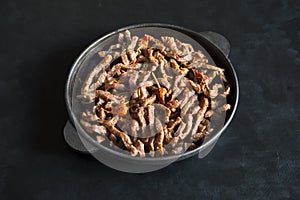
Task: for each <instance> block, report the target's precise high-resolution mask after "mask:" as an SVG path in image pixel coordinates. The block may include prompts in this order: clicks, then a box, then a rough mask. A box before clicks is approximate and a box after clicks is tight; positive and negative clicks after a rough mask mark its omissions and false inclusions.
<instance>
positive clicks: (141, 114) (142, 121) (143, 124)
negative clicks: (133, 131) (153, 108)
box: [137, 107, 147, 136]
mask: <svg viewBox="0 0 300 200" xmlns="http://www.w3.org/2000/svg"><path fill="white" fill-rule="evenodd" d="M144 114H145V111H144V107H140V108H139V111H138V113H137V117H138V121H139V123H140V125H141V127H142V136H144V135H145V129H146V126H147V124H146V119H145V117H144Z"/></svg>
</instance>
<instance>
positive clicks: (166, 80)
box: [157, 78, 171, 89]
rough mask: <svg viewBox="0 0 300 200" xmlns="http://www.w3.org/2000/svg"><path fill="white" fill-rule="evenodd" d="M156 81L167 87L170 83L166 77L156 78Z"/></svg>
mask: <svg viewBox="0 0 300 200" xmlns="http://www.w3.org/2000/svg"><path fill="white" fill-rule="evenodd" d="M157 81H158V82H159V83H161V84H162V85H163V86H165V87H166V88H167V89H169V88H170V87H171V84H170V82H169V81H168V79H167V78H158V79H157Z"/></svg>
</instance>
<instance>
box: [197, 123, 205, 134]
mask: <svg viewBox="0 0 300 200" xmlns="http://www.w3.org/2000/svg"><path fill="white" fill-rule="evenodd" d="M205 129H206V126H204V125H203V124H199V126H198V130H199V131H200V132H203V131H204V130H205Z"/></svg>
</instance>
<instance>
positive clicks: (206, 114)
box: [204, 110, 214, 118]
mask: <svg viewBox="0 0 300 200" xmlns="http://www.w3.org/2000/svg"><path fill="white" fill-rule="evenodd" d="M213 113H214V111H212V110H208V111H206V113H205V116H204V117H205V118H210V117H211V116H212V114H213Z"/></svg>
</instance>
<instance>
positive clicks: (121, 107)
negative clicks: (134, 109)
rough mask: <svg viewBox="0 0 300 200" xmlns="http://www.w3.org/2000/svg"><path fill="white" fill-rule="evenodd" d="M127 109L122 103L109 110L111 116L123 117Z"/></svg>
mask: <svg viewBox="0 0 300 200" xmlns="http://www.w3.org/2000/svg"><path fill="white" fill-rule="evenodd" d="M127 111H128V108H127V106H126V105H125V104H124V103H121V104H118V105H116V106H113V107H112V109H111V112H110V113H111V114H114V115H119V116H125V115H126V114H127Z"/></svg>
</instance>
